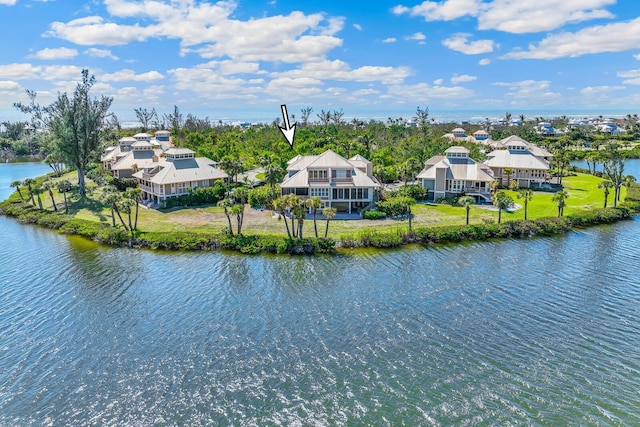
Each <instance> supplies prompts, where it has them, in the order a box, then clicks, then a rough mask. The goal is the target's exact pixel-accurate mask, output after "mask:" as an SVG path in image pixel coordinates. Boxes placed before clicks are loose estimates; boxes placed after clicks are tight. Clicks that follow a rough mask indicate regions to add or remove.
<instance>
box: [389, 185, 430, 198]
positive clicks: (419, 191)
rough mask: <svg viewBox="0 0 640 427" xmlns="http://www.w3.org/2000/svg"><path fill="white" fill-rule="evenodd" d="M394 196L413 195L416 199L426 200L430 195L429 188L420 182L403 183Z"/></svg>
mask: <svg viewBox="0 0 640 427" xmlns="http://www.w3.org/2000/svg"><path fill="white" fill-rule="evenodd" d="M393 195H394V196H404V197H411V198H412V199H415V200H426V199H427V197H428V196H429V190H428V189H427V188H424V187H423V186H422V185H419V184H410V185H403V186H402V187H400V188H399V189H398V190H397V191H395V192H394V193H393Z"/></svg>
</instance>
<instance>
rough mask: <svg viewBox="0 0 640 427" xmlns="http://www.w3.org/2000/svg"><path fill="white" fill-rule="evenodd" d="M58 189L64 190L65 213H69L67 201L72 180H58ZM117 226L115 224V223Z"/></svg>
mask: <svg viewBox="0 0 640 427" xmlns="http://www.w3.org/2000/svg"><path fill="white" fill-rule="evenodd" d="M57 187H58V191H60V192H62V196H63V197H64V213H69V202H68V201H67V191H69V189H70V188H71V182H69V181H67V180H66V179H65V180H63V181H58V183H57ZM114 227H115V224H114Z"/></svg>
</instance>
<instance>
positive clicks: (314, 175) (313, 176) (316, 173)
mask: <svg viewBox="0 0 640 427" xmlns="http://www.w3.org/2000/svg"><path fill="white" fill-rule="evenodd" d="M327 177H328V174H327V170H326V169H310V170H309V180H310V181H320V180H324V179H327Z"/></svg>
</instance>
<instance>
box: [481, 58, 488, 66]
mask: <svg viewBox="0 0 640 427" xmlns="http://www.w3.org/2000/svg"><path fill="white" fill-rule="evenodd" d="M489 64H491V60H490V59H489V58H482V59H481V60H480V61H478V65H489Z"/></svg>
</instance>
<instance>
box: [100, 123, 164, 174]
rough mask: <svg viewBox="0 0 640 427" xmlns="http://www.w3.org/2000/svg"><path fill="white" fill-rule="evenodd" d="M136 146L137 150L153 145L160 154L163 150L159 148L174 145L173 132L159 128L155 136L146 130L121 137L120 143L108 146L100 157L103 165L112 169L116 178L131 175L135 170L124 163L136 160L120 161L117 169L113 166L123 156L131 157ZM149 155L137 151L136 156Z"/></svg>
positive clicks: (156, 153) (155, 152) (129, 163)
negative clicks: (172, 142) (172, 140)
mask: <svg viewBox="0 0 640 427" xmlns="http://www.w3.org/2000/svg"><path fill="white" fill-rule="evenodd" d="M134 146H135V147H137V151H141V150H148V149H149V147H151V149H152V150H154V154H155V155H159V154H160V153H161V151H158V150H167V149H169V148H171V147H172V145H171V134H170V132H169V131H168V130H159V131H157V132H156V133H155V138H153V137H152V136H151V135H150V134H148V133H145V132H141V133H137V134H135V135H134V136H125V137H123V138H120V140H118V145H115V146H112V147H107V148H106V149H105V150H104V152H103V153H102V156H101V157H100V162H101V163H102V166H103V167H104V168H105V169H107V170H109V171H112V174H113V175H114V176H115V177H116V178H128V177H130V176H131V173H133V172H132V171H130V169H131V168H129V167H124V165H126V164H128V165H129V166H130V165H132V164H134V163H136V162H130V161H128V160H125V161H124V162H122V163H120V165H119V166H118V168H117V169H115V170H114V169H113V168H114V166H115V165H116V164H117V163H119V162H120V161H121V160H122V159H123V158H125V157H128V158H131V155H130V152H131V151H133V149H134ZM147 155H149V153H146V152H145V153H142V154H141V153H136V157H138V156H139V158H145V156H147ZM150 157H152V156H150ZM138 166H141V165H138Z"/></svg>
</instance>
